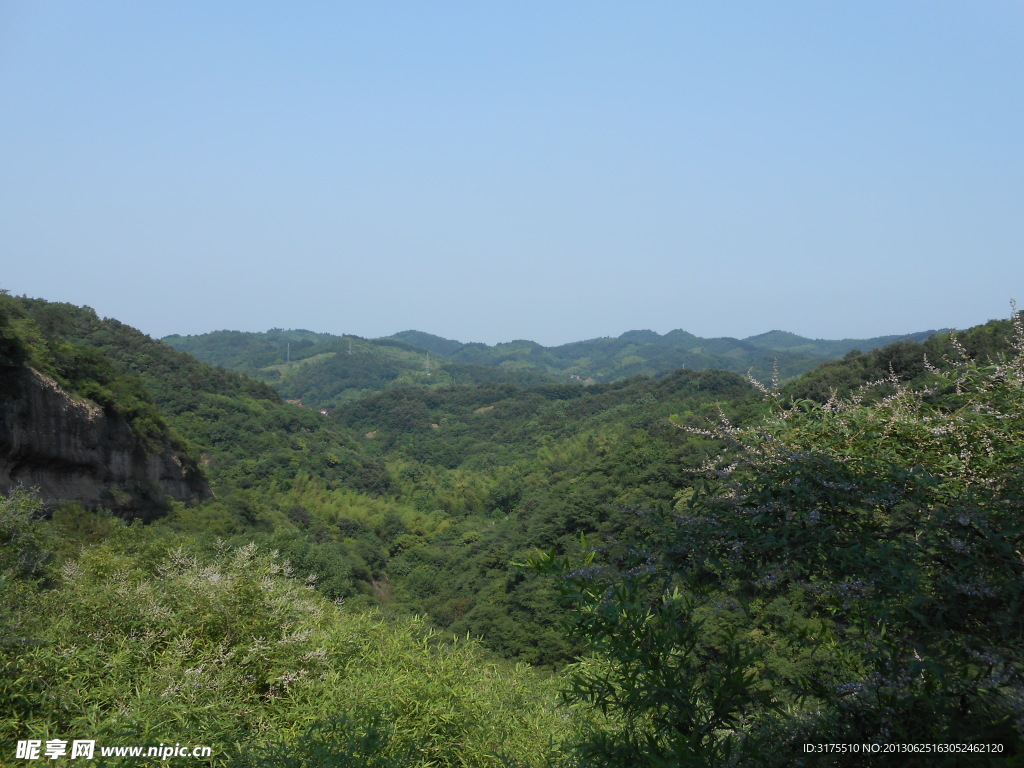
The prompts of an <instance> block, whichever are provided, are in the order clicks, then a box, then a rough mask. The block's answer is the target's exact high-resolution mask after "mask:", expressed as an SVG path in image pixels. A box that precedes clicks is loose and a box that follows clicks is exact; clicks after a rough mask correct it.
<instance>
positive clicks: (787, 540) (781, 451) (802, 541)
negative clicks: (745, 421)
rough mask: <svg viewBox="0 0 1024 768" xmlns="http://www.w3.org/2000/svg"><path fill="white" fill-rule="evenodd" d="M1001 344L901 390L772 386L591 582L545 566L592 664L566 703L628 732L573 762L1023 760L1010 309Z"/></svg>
mask: <svg viewBox="0 0 1024 768" xmlns="http://www.w3.org/2000/svg"><path fill="white" fill-rule="evenodd" d="M1012 327H1013V330H1014V338H1013V339H1012V350H1013V353H1012V354H1011V355H1009V356H1008V359H1002V360H997V361H991V360H990V361H987V362H977V361H973V360H970V359H969V358H968V357H967V355H966V353H964V354H961V355H960V356H959V357H958V358H957V359H953V360H946V361H942V362H941V365H939V366H936V365H932V364H931V363H927V370H928V374H927V377H926V379H925V380H924V381H923V382H921V383H919V384H916V385H914V386H910V385H907V384H904V383H901V382H899V381H897V380H896V379H895V377H890V378H888V379H886V380H883V381H880V382H875V383H873V384H870V385H867V386H866V387H865V388H863V389H862V390H860V391H859V392H857V393H855V394H854V395H852V396H850V397H848V398H845V399H839V398H835V397H833V398H832V399H831V400H830V401H829V402H827V403H825V404H816V403H813V402H810V401H802V402H796V403H791V404H788V406H787V407H783V405H782V404H781V403H780V402H778V400H779V398H778V397H777V393H776V392H775V391H773V390H768V389H767V388H766V389H765V393H766V395H767V396H768V398H769V401H770V402H772V404H773V415H772V416H771V417H769V418H768V419H767V420H766V421H765V422H764V423H761V424H758V425H756V426H753V427H744V428H740V427H736V426H734V425H732V424H730V423H729V422H728V421H727V420H725V419H723V420H722V422H721V423H720V424H719V425H718V426H717V427H716V428H714V429H711V430H706V431H705V434H706V435H707V436H709V437H714V438H717V439H720V440H725V441H727V443H728V445H729V448H728V449H727V450H726V451H725V452H724V453H723V454H722V455H720V456H719V457H718V458H717V459H716V460H714V461H712V462H710V463H709V464H708V465H707V466H705V468H704V472H703V476H702V479H701V480H700V481H699V482H697V483H695V487H694V488H689V489H686V490H684V491H683V492H681V493H680V495H679V497H678V499H677V503H676V505H675V506H674V507H673V508H671V509H663V510H660V511H654V512H645V513H642V514H638V516H637V526H636V535H634V536H632V537H630V538H629V539H628V540H624V541H619V542H612V543H606V544H604V545H602V546H601V547H599V548H592V549H591V550H590V551H589V554H588V556H587V560H586V562H585V563H583V564H582V567H581V564H579V563H571V562H569V561H568V560H566V559H564V558H563V559H558V558H555V557H554V556H553V555H546V556H541V557H538V558H537V565H538V566H539V567H540V568H542V569H545V570H548V571H555V572H559V573H560V574H561V576H562V583H563V587H564V593H565V596H566V598H567V599H568V600H569V601H570V602H571V603H572V604H573V606H574V608H575V611H574V619H573V625H572V626H573V631H574V632H575V633H576V634H577V636H579V637H582V638H584V639H586V640H588V641H589V642H590V644H591V647H592V648H593V651H594V654H593V656H592V657H590V658H588V659H586V660H584V661H582V662H580V663H579V664H578V665H577V666H576V667H575V668H574V669H573V670H572V672H571V675H570V682H569V686H568V688H567V695H568V698H569V699H570V700H580V701H587V702H590V703H592V704H595V705H597V706H599V707H600V708H601V709H603V710H605V711H608V712H611V713H613V714H615V715H617V716H618V721H619V723H620V726H619V729H618V730H617V731H615V732H609V731H604V732H601V733H595V734H593V735H592V737H591V738H590V739H589V740H588V741H587V742H586V743H585V744H583V746H582V748H581V753H582V755H583V756H584V758H585V761H589V762H590V763H591V764H595V765H636V764H655V763H657V764H662V763H661V762H658V761H663V762H664V763H665V764H668V765H709V766H710V765H728V764H742V765H776V764H778V765H788V764H794V763H795V762H796V761H798V760H804V761H805V764H810V763H811V762H813V756H812V755H803V754H801V750H800V746H801V745H802V744H804V743H807V742H817V743H821V742H844V743H853V742H857V743H872V742H873V743H878V744H889V743H949V742H970V743H977V742H988V743H995V742H998V743H999V744H1001V745H1002V749H1003V751H1002V752H1001V753H1000V754H998V755H991V754H976V755H956V756H955V757H956V759H958V760H959V761H960V762H959V763H957V764H958V765H967V764H987V763H988V762H989V761H990V759H991V758H993V757H998V759H999V760H1000V761H1005V760H1007V759H1008V758H1009V757H1010V755H1016V756H1017V759H1018V760H1019V759H1021V757H1020V755H1021V752H1022V750H1021V743H1022V736H1024V635H1022V628H1024V555H1022V552H1024V327H1022V324H1021V317H1020V315H1018V314H1016V313H1015V316H1014V321H1013V325H1012ZM954 348H957V346H956V343H955V339H954ZM959 349H960V350H961V351H962V348H959ZM691 431H693V430H691ZM879 757H882V756H879ZM925 757H927V758H928V759H927V760H926V761H925V763H923V764H928V765H935V764H941V762H942V761H941V759H940V758H939V756H937V755H934V754H931V755H926V756H925ZM822 759H823V760H825V762H826V763H827V764H837V763H841V762H842V761H843V760H844V758H843V757H842V756H837V755H834V754H829V755H826V756H824V757H823V758H822ZM845 759H849V760H850V761H851V764H858V765H863V764H869V763H870V760H871V759H872V758H870V757H866V756H865V755H863V754H855V755H854V754H850V755H848V756H847V758H845ZM951 759H953V758H952V757H951ZM972 761H974V762H972ZM903 764H907V762H904V763H903Z"/></svg>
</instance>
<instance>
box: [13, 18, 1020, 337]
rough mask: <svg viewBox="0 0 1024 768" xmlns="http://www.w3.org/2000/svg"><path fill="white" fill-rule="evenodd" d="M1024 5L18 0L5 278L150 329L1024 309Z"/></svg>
mask: <svg viewBox="0 0 1024 768" xmlns="http://www.w3.org/2000/svg"><path fill="white" fill-rule="evenodd" d="M1022 74H1024V5H1021V4H1020V3H1019V2H983V3H953V2H936V1H935V0H929V1H928V2H857V3H824V2H818V1H816V2H778V3H776V2H757V3H752V2H751V3H746V2H728V3H717V2H715V3H712V2H705V3H680V2H657V1H652V2H647V3H642V4H637V3H625V2H619V3H608V2H600V1H599V0H598V1H594V0H590V1H589V2H550V0H548V1H546V2H530V1H526V2H516V3H501V4H499V3H479V2H474V3H470V2H445V1H444V0H438V1H437V2H430V3H425V2H421V1H417V2H375V3H366V2H358V3H357V2H329V3H328V2H325V3H303V4H291V5H285V4H282V3H262V2H244V3H242V2H237V3H232V2H224V3H216V4H214V3H198V2H191V0H177V1H176V2H173V3H138V2H123V3H122V2H104V1H103V0H99V1H97V2H91V3H69V2H64V3H60V2H57V3H36V2H22V1H21V0H6V1H5V2H0V105H2V106H0V110H2V112H0V114H2V117H3V119H0V287H2V288H6V289H8V290H10V291H11V292H12V293H16V294H19V295H20V294H23V293H24V294H28V295H30V296H40V297H43V298H47V299H51V300H55V301H70V302H73V303H76V304H86V305H89V306H91V307H93V308H94V309H95V310H96V311H97V312H99V313H100V314H101V315H103V316H110V317H116V318H118V319H119V320H122V321H123V322H126V323H129V324H131V325H134V326H136V327H138V328H140V329H142V330H143V331H145V332H147V333H149V334H151V335H154V336H158V337H159V336H163V335H167V334H171V333H182V334H190V333H202V332H206V331H212V330H217V329H223V328H231V329H241V330H266V329H268V328H271V327H285V328H307V329H310V330H315V331H328V332H333V333H355V334H359V335H363V336H382V335H388V334H391V333H394V332H397V331H401V330H405V329H410V328H415V329H418V330H423V331H428V332H431V333H436V334H439V335H442V336H447V337H449V338H457V339H461V340H463V341H485V342H488V343H495V342H498V341H507V340H511V339H516V338H530V339H534V340H536V341H539V342H541V343H544V344H557V343H564V342H569V341H574V340H579V339H586V338H593V337H597V336H605V335H612V336H615V335H618V334H620V333H622V332H624V331H627V330H631V329H638V328H650V329H653V330H656V331H658V332H661V333H664V332H667V331H669V330H671V329H673V328H683V329H685V330H688V331H691V332H693V333H696V334H698V335H702V336H719V335H729V336H740V337H742V336H748V335H752V334H756V333H761V332H764V331H767V330H771V329H776V328H778V329H785V330H790V331H794V332H796V333H800V334H803V335H807V336H814V337H824V338H841V337H867V336H875V335H882V334H890V333H902V332H911V331H916V330H923V329H926V328H937V327H946V326H954V327H967V326H970V325H974V324H977V323H980V322H984V321H986V320H988V319H990V318H993V317H1005V316H1007V315H1008V314H1009V301H1010V299H1011V298H1013V297H1016V298H1019V299H1021V301H1022V302H1024V291H1022V290H1021V288H1022V285H1024V251H1022V247H1021V246H1022V245H1024V77H1022Z"/></svg>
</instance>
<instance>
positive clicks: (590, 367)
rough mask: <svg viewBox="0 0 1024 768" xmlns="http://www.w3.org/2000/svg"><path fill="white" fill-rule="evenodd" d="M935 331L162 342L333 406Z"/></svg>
mask: <svg viewBox="0 0 1024 768" xmlns="http://www.w3.org/2000/svg"><path fill="white" fill-rule="evenodd" d="M938 332H939V331H935V330H929V331H919V332H917V333H910V334H903V335H892V336H879V337H875V338H869V339H838V340H830V339H809V338H806V337H803V336H798V335H797V334H794V333H788V332H786V331H769V332H767V333H762V334H759V335H757V336H750V337H748V338H745V339H735V338H730V337H717V338H701V337H699V336H695V335H694V334H692V333H688V332H686V331H683V330H675V331H670V332H669V333H666V334H664V335H662V334H658V333H656V332H654V331H650V330H634V331H628V332H626V333H623V334H622V335H621V336H618V337H617V338H611V337H604V338H597V339H590V340H587V341H577V342H572V343H570V344H562V345H559V346H553V347H545V346H542V345H541V344H538V343H536V342H534V341H529V340H516V341H510V342H504V343H500V344H495V345H487V344H482V343H477V342H473V343H464V342H461V341H457V340H454V339H446V338H444V337H441V336H435V335H433V334H430V333H425V332H423V331H415V330H409V331H402V332H400V333H396V334H393V335H392V336H388V337H386V338H378V339H365V338H362V337H359V336H352V335H340V336H339V335H334V334H329V333H313V332H311V331H306V330H282V329H272V330H270V331H266V332H263V333H253V332H242V331H215V332H212V333H206V334H201V335H196V336H179V335H173V336H167V337H165V338H164V339H163V341H164V342H165V343H167V344H169V345H171V346H172V347H175V348H176V349H179V350H181V351H184V352H188V353H189V354H191V355H193V356H195V357H196V358H198V359H200V360H202V361H204V362H207V363H211V364H214V365H220V366H222V367H224V368H227V369H229V370H233V371H237V372H239V373H244V374H246V375H249V376H253V377H254V378H258V379H261V380H263V381H267V382H268V383H270V384H272V385H273V386H274V387H275V388H276V389H278V391H280V392H281V393H282V394H283V395H284V396H285V397H287V398H289V399H293V400H300V401H302V402H303V403H305V404H307V405H310V406H313V407H328V408H330V407H336V406H337V405H339V404H341V403H343V402H347V401H351V400H354V399H357V398H359V397H362V396H364V395H366V394H368V393H370V392H373V391H378V390H381V389H386V388H388V387H390V386H398V385H402V384H418V385H430V386H446V385H455V384H484V383H487V382H491V381H496V380H498V379H499V378H500V380H501V381H511V382H513V383H516V384H520V385H523V386H531V385H537V384H542V383H555V382H564V381H566V380H570V381H575V382H578V383H581V384H588V383H596V382H608V381H616V380H621V379H627V378H630V377H633V376H641V375H646V376H655V377H658V376H664V375H667V374H668V373H670V372H672V371H675V370H678V369H681V368H687V369H691V370H708V369H720V370H729V371H734V372H737V373H741V374H748V373H749V374H750V375H752V376H754V377H755V378H757V379H759V380H763V381H768V380H771V379H772V378H773V377H774V376H776V375H778V377H779V378H780V379H782V380H788V379H791V378H793V377H796V376H799V375H800V374H802V373H805V372H807V371H809V370H811V369H812V368H815V367H816V366H817V365H819V364H820V363H822V362H823V361H826V360H832V359H835V358H839V357H842V356H843V355H846V354H848V353H850V352H852V351H855V350H859V351H862V352H867V351H869V350H872V349H877V348H879V347H884V346H886V345H889V344H892V343H894V342H897V341H907V340H910V341H923V340H924V339H926V338H928V337H929V336H932V335H933V334H935V333H938Z"/></svg>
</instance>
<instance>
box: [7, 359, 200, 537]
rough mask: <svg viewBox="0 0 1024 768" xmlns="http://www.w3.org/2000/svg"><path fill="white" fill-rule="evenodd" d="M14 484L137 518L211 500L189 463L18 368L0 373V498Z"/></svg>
mask: <svg viewBox="0 0 1024 768" xmlns="http://www.w3.org/2000/svg"><path fill="white" fill-rule="evenodd" d="M18 485H24V486H27V487H32V488H37V489H38V491H39V494H40V496H41V497H42V498H43V499H44V500H46V501H79V502H82V503H83V504H85V505H86V506H89V507H97V506H103V507H107V508H108V509H111V510H112V511H114V512H115V513H117V514H118V515H121V516H123V517H128V518H143V519H151V518H153V517H156V516H157V515H159V514H160V513H161V511H162V510H163V509H164V508H166V500H167V498H168V497H170V498H171V499H175V500H178V501H185V502H193V501H199V500H201V499H203V498H208V497H210V496H212V492H211V490H210V487H209V486H208V485H207V483H206V480H205V478H204V477H203V474H202V472H201V471H200V470H199V468H198V466H197V465H196V463H195V462H194V461H193V460H191V459H190V458H189V457H187V456H185V455H184V454H182V453H181V452H180V451H176V450H175V449H174V447H173V446H171V445H170V444H162V445H154V444H153V442H152V441H147V440H146V439H145V438H143V437H142V436H141V435H140V434H139V433H138V432H136V431H135V430H134V429H133V428H132V426H131V425H130V424H129V423H128V421H127V419H125V418H124V417H123V416H121V415H120V414H117V413H110V412H108V411H105V410H104V409H103V408H101V407H99V406H98V405H96V404H95V403H92V402H90V401H88V400H84V399H82V398H79V397H76V396H75V395H72V394H71V393H69V392H67V391H66V390H64V389H63V388H62V387H61V386H60V385H59V384H58V383H57V382H56V381H54V380H53V379H51V378H49V377H47V376H44V375H42V374H40V373H38V372H37V371H35V370H33V369H32V368H28V367H24V366H21V367H3V368H0V492H6V491H8V490H10V489H11V488H13V487H16V486H18Z"/></svg>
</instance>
